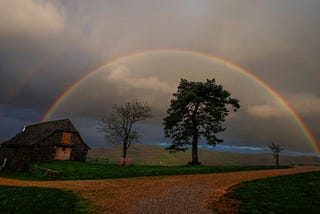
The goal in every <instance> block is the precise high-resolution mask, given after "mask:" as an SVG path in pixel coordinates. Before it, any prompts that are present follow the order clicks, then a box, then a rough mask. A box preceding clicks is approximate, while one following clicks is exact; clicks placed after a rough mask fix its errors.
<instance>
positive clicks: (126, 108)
mask: <svg viewBox="0 0 320 214" xmlns="http://www.w3.org/2000/svg"><path fill="white" fill-rule="evenodd" d="M151 117H152V112H151V107H150V106H149V105H148V104H147V103H143V102H141V101H139V100H137V99H135V100H132V101H129V102H126V103H124V104H122V105H114V106H113V110H112V112H111V113H110V114H109V115H105V116H102V117H101V118H100V119H99V120H98V125H97V129H98V131H100V132H103V133H104V136H105V138H106V140H107V142H110V143H115V144H122V159H123V162H122V165H125V164H126V163H125V160H126V157H127V150H128V149H129V147H130V145H131V144H132V143H134V142H140V140H141V132H142V130H141V128H139V127H136V123H137V122H139V121H142V120H145V119H148V118H151Z"/></svg>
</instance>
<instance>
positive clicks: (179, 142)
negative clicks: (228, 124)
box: [163, 79, 240, 164]
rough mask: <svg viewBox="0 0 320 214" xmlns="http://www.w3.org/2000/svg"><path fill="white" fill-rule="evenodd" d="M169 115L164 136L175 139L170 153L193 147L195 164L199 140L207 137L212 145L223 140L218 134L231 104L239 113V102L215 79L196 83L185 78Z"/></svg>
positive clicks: (166, 118)
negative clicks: (188, 146)
mask: <svg viewBox="0 0 320 214" xmlns="http://www.w3.org/2000/svg"><path fill="white" fill-rule="evenodd" d="M173 96H174V98H173V99H172V100H171V103H170V107H169V109H168V110H167V116H166V117H165V118H164V123H163V124H164V133H165V136H166V137H170V138H172V139H173V142H172V145H170V146H169V147H168V148H167V150H169V151H184V150H185V149H187V147H186V145H190V144H191V145H192V162H190V164H200V163H199V161H198V140H199V138H201V137H204V138H205V139H206V140H207V143H208V144H209V145H216V144H217V143H221V142H222V141H223V140H222V139H219V138H217V136H216V134H217V133H219V132H222V131H224V130H225V128H224V127H223V126H222V123H223V122H224V121H225V118H226V116H228V115H229V109H228V108H227V107H228V106H229V105H230V106H231V107H233V110H234V111H236V110H237V109H238V108H240V105H239V100H238V99H235V98H232V97H230V96H231V93H230V92H229V91H226V90H224V89H223V87H222V85H218V84H216V82H215V80H214V79H212V80H209V79H208V80H207V81H206V82H193V81H188V80H186V79H181V81H180V83H179V86H178V91H177V92H176V93H174V94H173Z"/></svg>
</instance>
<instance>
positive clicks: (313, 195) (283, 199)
mask: <svg viewBox="0 0 320 214" xmlns="http://www.w3.org/2000/svg"><path fill="white" fill-rule="evenodd" d="M226 197H227V198H233V199H238V200H240V201H241V202H240V205H239V213H320V172H309V173H300V174H295V175H285V176H278V177H272V178H266V179H259V180H254V181H248V182H243V183H241V184H240V186H239V187H236V188H235V189H234V191H232V192H231V193H229V194H228V195H227V196H226Z"/></svg>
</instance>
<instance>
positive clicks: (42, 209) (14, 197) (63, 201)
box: [0, 186, 92, 214]
mask: <svg viewBox="0 0 320 214" xmlns="http://www.w3.org/2000/svg"><path fill="white" fill-rule="evenodd" d="M0 210H1V211H0V212H1V213H15V214H24V213H25V214H29V213H41V214H51V213H52V214H56V213H59V214H64V213H66V214H70V213H80V214H85V213H92V211H90V209H89V203H88V202H87V201H86V200H84V199H81V198H80V197H79V196H78V195H76V194H75V193H73V192H70V191H64V190H60V189H52V188H39V187H15V186H0Z"/></svg>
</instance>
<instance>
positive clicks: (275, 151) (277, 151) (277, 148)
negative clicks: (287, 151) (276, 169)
mask: <svg viewBox="0 0 320 214" xmlns="http://www.w3.org/2000/svg"><path fill="white" fill-rule="evenodd" d="M269 148H270V149H271V151H272V152H273V158H274V160H275V161H276V165H277V166H279V154H280V152H281V151H282V150H284V148H280V146H279V145H276V144H274V143H272V145H271V146H269Z"/></svg>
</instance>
